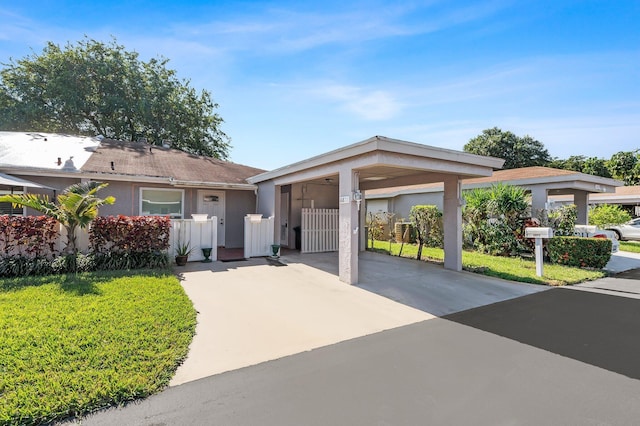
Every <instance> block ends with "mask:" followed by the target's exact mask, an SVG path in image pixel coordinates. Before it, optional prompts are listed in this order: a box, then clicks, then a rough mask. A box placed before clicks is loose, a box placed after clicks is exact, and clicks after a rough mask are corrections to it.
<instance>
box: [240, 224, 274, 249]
mask: <svg viewBox="0 0 640 426" xmlns="http://www.w3.org/2000/svg"><path fill="white" fill-rule="evenodd" d="M274 220H275V219H274V217H273V216H271V217H269V218H262V215H260V214H248V215H246V216H245V217H244V257H245V258H246V259H249V258H250V257H257V256H271V255H272V254H273V252H272V251H271V245H272V244H274V241H273V231H274V227H273V226H274Z"/></svg>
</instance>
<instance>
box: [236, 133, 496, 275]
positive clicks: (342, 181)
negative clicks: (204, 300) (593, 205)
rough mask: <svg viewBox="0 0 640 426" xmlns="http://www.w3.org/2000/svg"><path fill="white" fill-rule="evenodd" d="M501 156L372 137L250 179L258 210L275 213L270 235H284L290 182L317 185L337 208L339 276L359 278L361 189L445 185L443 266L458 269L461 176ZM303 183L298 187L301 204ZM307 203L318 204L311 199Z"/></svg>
mask: <svg viewBox="0 0 640 426" xmlns="http://www.w3.org/2000/svg"><path fill="white" fill-rule="evenodd" d="M503 162H504V160H502V159H498V158H492V157H483V156H478V155H473V154H468V153H465V152H461V151H454V150H449V149H443V148H437V147H432V146H427V145H422V144H417V143H413V142H407V141H401V140H397V139H390V138H387V137H383V136H375V137H372V138H370V139H367V140H365V141H362V142H359V143H355V144H353V145H349V146H346V147H344V148H340V149H337V150H334V151H330V152H328V153H326V154H322V155H318V156H316V157H312V158H309V159H307V160H304V161H300V162H297V163H294V164H291V165H288V166H285V167H282V168H279V169H276V170H273V171H269V172H265V173H262V174H260V175H257V176H254V177H252V178H249V179H248V181H249V182H250V183H252V184H256V185H258V193H257V195H258V202H257V212H258V213H261V214H263V215H266V216H274V217H275V222H274V224H275V227H274V237H275V240H276V241H280V240H281V239H282V233H281V229H280V226H288V222H287V220H286V219H287V218H286V217H285V216H287V215H288V212H287V213H286V214H282V211H283V210H284V209H286V208H287V206H288V204H287V203H286V202H285V203H283V194H287V195H285V196H287V197H289V199H290V197H291V188H292V185H300V184H304V185H307V186H308V185H316V187H317V188H321V190H318V194H320V193H324V194H325V198H327V197H326V194H336V195H337V196H333V197H329V198H330V200H329V201H327V202H328V203H329V207H332V208H336V207H337V208H338V210H339V237H338V239H339V243H338V271H339V278H340V280H341V281H343V282H346V283H348V284H356V283H357V282H358V252H359V251H360V250H364V249H365V246H366V245H365V241H366V233H365V232H363V231H364V221H365V213H366V212H365V208H364V196H365V191H367V190H371V189H378V188H389V187H396V186H403V185H417V184H426V183H435V182H442V183H443V184H444V203H443V216H444V256H445V258H444V267H445V268H446V269H451V270H455V271H460V270H461V269H462V210H461V207H462V198H461V184H460V182H461V180H463V179H469V178H474V177H487V176H491V174H492V173H493V170H494V169H498V168H500V167H502V164H503ZM305 192H306V190H305V186H301V194H302V198H303V201H302V203H303V204H304V193H305ZM310 207H312V208H313V207H317V206H315V205H314V202H313V201H311V204H310Z"/></svg>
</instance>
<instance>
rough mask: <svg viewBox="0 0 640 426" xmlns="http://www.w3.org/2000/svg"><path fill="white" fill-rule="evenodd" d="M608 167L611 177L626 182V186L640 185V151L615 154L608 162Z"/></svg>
mask: <svg viewBox="0 0 640 426" xmlns="http://www.w3.org/2000/svg"><path fill="white" fill-rule="evenodd" d="M607 167H608V168H609V171H610V172H611V175H612V176H613V177H614V178H616V179H619V180H621V181H624V184H625V185H637V184H638V183H640V160H639V159H638V151H620V152H617V153H615V154H613V155H612V156H611V158H610V159H609V161H607Z"/></svg>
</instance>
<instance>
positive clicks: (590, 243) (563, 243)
mask: <svg viewBox="0 0 640 426" xmlns="http://www.w3.org/2000/svg"><path fill="white" fill-rule="evenodd" d="M547 250H548V253H549V260H550V261H551V262H553V263H559V264H561V265H568V266H578V267H581V268H596V269H602V268H604V267H605V265H606V264H607V262H609V259H611V241H610V240H609V239H607V238H583V237H554V238H551V239H550V240H549V242H548V244H547Z"/></svg>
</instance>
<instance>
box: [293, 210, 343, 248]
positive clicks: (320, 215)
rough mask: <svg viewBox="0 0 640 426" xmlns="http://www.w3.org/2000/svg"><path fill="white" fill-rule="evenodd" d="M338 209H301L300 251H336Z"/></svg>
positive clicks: (338, 221)
mask: <svg viewBox="0 0 640 426" xmlns="http://www.w3.org/2000/svg"><path fill="white" fill-rule="evenodd" d="M339 223H340V214H339V211H338V209H302V226H301V232H302V235H301V242H300V243H301V247H300V252H301V253H319V252H326V251H338V236H339V232H340V227H339Z"/></svg>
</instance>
